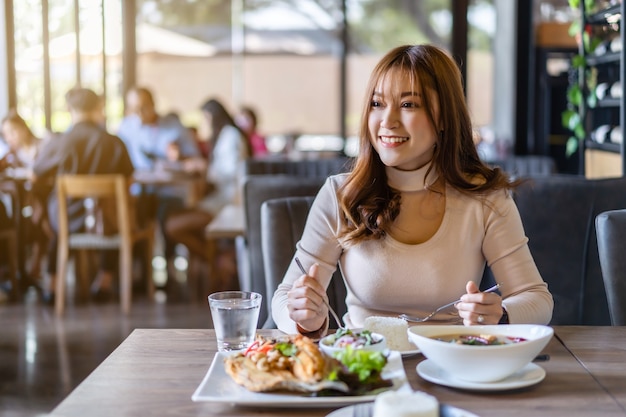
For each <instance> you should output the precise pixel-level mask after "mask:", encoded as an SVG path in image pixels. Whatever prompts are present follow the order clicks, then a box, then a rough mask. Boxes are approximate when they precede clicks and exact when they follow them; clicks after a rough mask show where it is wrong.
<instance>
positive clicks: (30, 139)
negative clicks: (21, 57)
mask: <svg viewBox="0 0 626 417" xmlns="http://www.w3.org/2000/svg"><path fill="white" fill-rule="evenodd" d="M1 129H2V137H3V138H4V140H5V141H6V143H7V145H8V149H7V152H6V153H5V154H4V156H2V158H1V159H0V171H6V170H9V169H13V170H14V171H13V175H14V176H17V177H19V178H20V179H22V180H26V179H29V178H30V177H31V174H32V170H33V165H34V163H35V160H36V158H37V155H38V154H39V152H40V149H41V147H42V146H43V144H44V141H42V140H41V139H39V138H38V137H36V136H35V135H34V134H33V132H32V131H31V130H30V127H28V124H27V123H26V121H25V120H24V119H23V118H22V117H21V116H20V115H19V114H18V112H17V111H16V110H14V109H12V110H10V111H9V113H8V114H7V115H6V116H5V117H4V118H3V119H2V122H1ZM17 170H23V172H21V173H19V172H18V171H17ZM22 185H23V186H24V189H23V190H21V191H22V192H23V198H22V199H20V200H21V202H20V205H21V208H22V209H23V208H26V207H30V208H31V210H30V211H28V210H21V211H22V212H24V213H28V212H30V214H29V215H28V216H25V217H24V223H23V224H22V225H23V226H22V228H21V230H20V232H21V233H20V244H23V245H25V246H26V247H30V249H31V252H30V270H29V271H28V275H29V276H30V277H31V278H33V279H37V278H39V277H40V274H41V263H42V261H43V258H44V256H45V255H44V252H45V248H46V246H47V244H48V240H49V238H50V236H51V230H50V224H49V222H48V213H47V208H46V201H47V198H48V194H49V193H50V191H51V189H52V187H51V185H50V184H43V183H42V184H38V185H37V186H33V187H30V184H29V183H28V181H27V182H26V183H22ZM13 192H17V189H15V190H14V191H13Z"/></svg>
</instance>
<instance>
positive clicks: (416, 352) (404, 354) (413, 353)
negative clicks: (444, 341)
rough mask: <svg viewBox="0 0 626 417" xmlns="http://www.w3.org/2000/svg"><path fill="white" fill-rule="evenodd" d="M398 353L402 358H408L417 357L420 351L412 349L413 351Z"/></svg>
mask: <svg viewBox="0 0 626 417" xmlns="http://www.w3.org/2000/svg"><path fill="white" fill-rule="evenodd" d="M398 352H400V355H402V357H403V358H408V357H409V356H415V355H417V354H418V353H420V352H421V351H420V350H419V349H413V350H399V351H398Z"/></svg>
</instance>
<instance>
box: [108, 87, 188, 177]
mask: <svg viewBox="0 0 626 417" xmlns="http://www.w3.org/2000/svg"><path fill="white" fill-rule="evenodd" d="M117 134H118V136H119V137H120V138H122V140H123V141H124V143H125V144H126V147H127V148H128V153H129V154H130V158H131V160H132V161H133V164H134V165H135V169H137V170H140V169H145V170H150V169H154V163H155V161H156V160H158V159H162V160H166V159H167V154H166V151H167V146H168V145H169V144H170V143H172V142H176V143H177V144H178V147H179V149H180V155H181V157H182V158H192V157H199V156H200V152H199V151H198V147H197V145H196V143H195V141H194V139H193V138H192V137H191V134H190V132H189V129H187V128H186V127H185V126H183V125H182V123H181V122H180V120H179V118H178V117H177V116H176V114H174V113H169V114H167V115H166V116H160V115H159V114H158V113H157V111H156V108H155V102H154V97H153V95H152V92H151V91H150V90H148V89H147V88H143V87H134V88H132V89H130V90H129V91H128V93H127V94H126V117H124V119H122V122H121V123H120V126H119V129H118V132H117Z"/></svg>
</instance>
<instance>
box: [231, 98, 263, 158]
mask: <svg viewBox="0 0 626 417" xmlns="http://www.w3.org/2000/svg"><path fill="white" fill-rule="evenodd" d="M235 123H236V124H237V126H239V128H240V129H241V130H242V131H243V132H244V133H245V134H246V135H247V136H248V140H249V141H250V147H251V148H252V156H253V157H254V158H258V157H262V156H265V155H267V153H268V150H267V146H266V144H265V136H263V135H261V133H259V131H258V125H259V121H258V117H257V114H256V112H255V111H254V110H253V109H252V107H250V106H242V107H241V108H240V109H239V113H238V114H237V115H236V116H235Z"/></svg>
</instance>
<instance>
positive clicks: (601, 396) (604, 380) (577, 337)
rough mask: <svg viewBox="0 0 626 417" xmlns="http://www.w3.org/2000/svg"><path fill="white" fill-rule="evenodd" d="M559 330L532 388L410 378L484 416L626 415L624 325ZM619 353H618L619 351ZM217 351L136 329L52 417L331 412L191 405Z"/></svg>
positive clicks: (199, 340)
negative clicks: (474, 388)
mask: <svg viewBox="0 0 626 417" xmlns="http://www.w3.org/2000/svg"><path fill="white" fill-rule="evenodd" d="M555 330H556V333H555V334H556V337H554V338H553V339H552V340H551V341H550V343H549V344H548V346H547V347H546V349H545V350H544V353H547V354H549V355H550V360H549V361H548V362H541V363H540V365H541V366H542V367H543V368H544V369H545V370H546V372H547V376H546V378H545V379H544V380H543V381H542V382H541V383H539V384H537V385H535V386H532V387H528V388H523V389H519V390H514V391H505V392H498V393H489V392H469V391H462V390H457V389H452V388H447V387H443V386H438V385H434V384H431V383H429V382H426V381H425V380H423V379H422V378H421V377H420V376H419V375H417V373H416V371H415V367H416V366H417V364H418V363H419V362H420V361H422V360H423V359H424V358H423V356H422V355H416V356H414V357H409V358H405V359H404V366H405V370H406V374H407V377H408V380H409V383H410V384H411V386H412V387H413V389H415V390H422V391H426V392H428V393H430V394H433V395H435V396H436V397H437V398H438V399H439V401H440V402H442V403H446V404H450V405H453V406H455V407H459V408H463V409H466V410H468V411H471V412H473V413H475V414H477V415H479V416H481V417H503V416H520V417H522V416H524V417H528V416H557V417H559V416H563V417H565V416H567V417H576V416H581V417H582V416H584V417H588V416H626V405H625V404H624V401H623V400H624V393H625V390H626V388H624V387H626V361H625V360H623V359H624V356H623V355H624V347H623V346H624V344H626V327H572V328H570V327H560V326H557V327H555ZM275 332H277V331H275V330H274V331H272V330H262V331H260V333H263V334H272V333H275ZM564 343H565V344H564ZM570 343H571V345H570ZM614 350H618V353H616V354H614V353H613V352H614ZM215 351H216V341H215V333H214V331H213V330H176V329H137V330H135V331H134V332H133V333H132V334H131V335H130V336H129V337H128V338H127V339H126V340H125V341H124V342H123V343H122V344H121V345H120V346H119V347H118V348H117V349H116V350H115V351H114V352H113V353H112V354H111V355H110V356H109V357H108V358H107V359H106V360H105V361H104V362H103V363H102V364H101V365H100V366H99V367H98V368H97V369H96V370H95V371H94V372H93V373H92V374H91V375H89V376H88V377H87V378H86V379H85V381H83V382H82V383H81V384H80V385H79V386H78V387H77V388H76V389H75V390H74V391H73V392H72V393H71V394H70V395H69V396H68V397H67V398H66V399H65V400H64V401H63V402H62V403H61V404H60V405H59V406H58V407H57V408H56V409H55V410H53V412H52V414H51V416H66V417H73V416H84V415H86V414H89V415H90V416H96V417H97V416H110V415H123V416H163V415H176V416H204V417H209V416H218V415H219V416H293V415H298V416H311V417H314V416H316V417H323V416H326V415H327V414H328V413H329V412H331V411H332V409H297V410H295V409H260V408H258V407H257V408H238V407H231V406H228V405H223V404H215V403H195V402H193V401H192V400H191V395H192V394H193V392H194V391H195V389H196V388H197V387H198V385H199V384H200V382H201V381H202V379H203V377H204V375H205V374H206V372H207V370H208V368H209V366H210V364H211V361H212V359H213V356H214V354H215ZM579 361H580V362H579ZM608 369H610V371H609V370H608Z"/></svg>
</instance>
